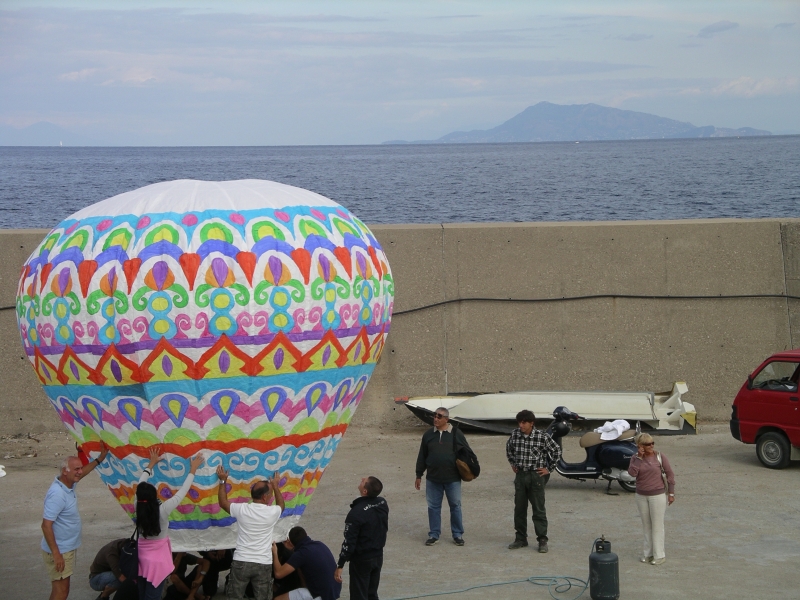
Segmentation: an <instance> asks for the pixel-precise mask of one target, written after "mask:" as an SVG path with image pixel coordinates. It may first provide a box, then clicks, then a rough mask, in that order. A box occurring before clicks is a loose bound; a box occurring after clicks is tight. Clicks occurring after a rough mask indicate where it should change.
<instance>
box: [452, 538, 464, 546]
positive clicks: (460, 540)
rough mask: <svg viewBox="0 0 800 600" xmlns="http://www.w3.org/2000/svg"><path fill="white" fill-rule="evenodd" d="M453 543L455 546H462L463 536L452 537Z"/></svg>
mask: <svg viewBox="0 0 800 600" xmlns="http://www.w3.org/2000/svg"><path fill="white" fill-rule="evenodd" d="M453 543H454V544H455V545H456V546H463V545H464V538H453Z"/></svg>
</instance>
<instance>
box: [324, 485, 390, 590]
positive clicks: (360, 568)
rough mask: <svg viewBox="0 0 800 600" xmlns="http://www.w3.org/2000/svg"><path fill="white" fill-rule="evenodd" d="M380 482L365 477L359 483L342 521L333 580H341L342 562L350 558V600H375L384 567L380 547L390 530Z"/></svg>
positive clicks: (387, 509) (386, 505)
mask: <svg viewBox="0 0 800 600" xmlns="http://www.w3.org/2000/svg"><path fill="white" fill-rule="evenodd" d="M382 491H383V484H382V483H381V482H380V480H379V479H378V478H377V477H365V478H364V479H362V480H361V483H360V484H359V485H358V493H359V494H360V496H359V497H358V498H356V499H355V500H354V501H353V503H352V504H351V505H350V512H349V513H347V518H345V520H344V542H342V551H341V553H340V554H339V562H338V563H337V565H336V567H337V568H336V571H335V572H334V579H335V580H336V581H338V582H339V583H341V582H342V569H343V568H344V563H346V562H348V561H350V600H378V585H379V584H380V581H381V567H383V547H384V546H385V545H386V532H387V531H388V530H389V505H388V504H387V503H386V500H385V499H384V498H381V497H380V495H379V494H380V493H381V492H382Z"/></svg>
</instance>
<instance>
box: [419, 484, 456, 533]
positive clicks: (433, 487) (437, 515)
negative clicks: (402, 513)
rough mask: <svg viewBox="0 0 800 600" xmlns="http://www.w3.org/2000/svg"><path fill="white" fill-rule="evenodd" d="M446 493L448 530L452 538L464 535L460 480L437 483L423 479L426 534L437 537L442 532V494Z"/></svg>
mask: <svg viewBox="0 0 800 600" xmlns="http://www.w3.org/2000/svg"><path fill="white" fill-rule="evenodd" d="M445 494H446V495H447V503H448V504H449V505H450V531H451V532H452V533H453V539H455V538H460V537H461V536H463V535H464V523H463V521H462V519H461V482H460V481H453V482H452V483H437V482H435V481H431V480H430V479H426V480H425V499H426V500H427V501H428V526H429V527H430V531H429V532H428V536H429V537H432V538H435V539H437V540H438V539H439V536H440V535H441V534H442V496H443V495H445Z"/></svg>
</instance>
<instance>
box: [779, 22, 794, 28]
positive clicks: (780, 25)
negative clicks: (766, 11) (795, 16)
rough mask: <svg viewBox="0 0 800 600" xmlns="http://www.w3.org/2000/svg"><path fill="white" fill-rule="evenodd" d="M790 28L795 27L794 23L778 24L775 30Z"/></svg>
mask: <svg viewBox="0 0 800 600" xmlns="http://www.w3.org/2000/svg"><path fill="white" fill-rule="evenodd" d="M790 27H794V23H778V24H777V25H775V29H789V28H790Z"/></svg>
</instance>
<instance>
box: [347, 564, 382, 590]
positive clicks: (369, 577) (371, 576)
mask: <svg viewBox="0 0 800 600" xmlns="http://www.w3.org/2000/svg"><path fill="white" fill-rule="evenodd" d="M381 567H383V556H376V557H374V558H356V559H354V560H351V561H350V600H378V586H379V585H380V583H381Z"/></svg>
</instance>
